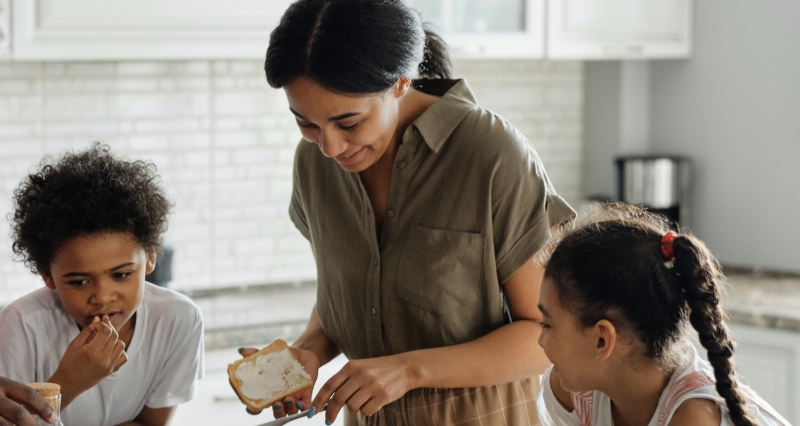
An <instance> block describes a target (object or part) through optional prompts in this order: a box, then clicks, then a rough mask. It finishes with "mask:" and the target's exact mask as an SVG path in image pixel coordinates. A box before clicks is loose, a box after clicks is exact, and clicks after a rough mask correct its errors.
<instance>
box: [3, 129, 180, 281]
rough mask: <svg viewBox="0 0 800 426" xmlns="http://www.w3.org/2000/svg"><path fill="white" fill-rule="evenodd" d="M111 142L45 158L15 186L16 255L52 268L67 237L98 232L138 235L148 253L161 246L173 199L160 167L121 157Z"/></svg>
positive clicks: (35, 266)
mask: <svg viewBox="0 0 800 426" xmlns="http://www.w3.org/2000/svg"><path fill="white" fill-rule="evenodd" d="M109 150H110V148H109V147H108V146H107V145H101V144H99V143H95V144H94V145H93V146H92V147H91V148H90V149H88V150H86V151H83V152H77V153H72V152H68V153H66V154H64V155H63V156H61V157H60V158H59V159H57V160H56V159H54V158H52V157H45V158H44V159H43V160H42V162H41V163H40V164H39V166H38V170H37V171H36V172H35V173H32V174H29V175H28V177H27V178H26V179H25V180H24V181H23V182H22V183H21V184H20V185H19V187H18V188H17V189H16V190H15V191H14V213H13V217H12V216H11V215H9V216H10V217H9V220H10V221H11V233H12V235H11V239H12V240H13V241H14V243H13V246H12V248H13V250H14V254H15V255H16V256H17V257H18V259H19V260H22V261H23V262H25V266H27V267H28V268H30V270H31V271H32V272H33V273H42V274H49V273H50V262H51V261H52V260H53V257H54V255H55V251H56V249H57V248H58V246H59V245H60V244H61V243H62V242H64V241H65V240H67V239H69V238H72V237H75V236H79V235H90V234H93V233H96V232H125V233H131V234H133V235H134V237H135V238H136V240H137V241H138V242H139V244H140V245H141V246H142V248H144V249H145V250H146V251H147V252H148V253H157V252H158V251H159V250H160V248H161V234H162V233H164V231H166V230H167V216H168V214H169V209H170V207H171V206H170V202H169V201H168V200H167V197H166V195H165V194H164V191H163V189H161V187H160V186H159V184H158V175H157V174H156V172H155V171H156V167H155V165H153V164H148V163H145V162H143V161H125V160H121V159H118V158H115V157H114V156H112V155H111V153H110V152H109Z"/></svg>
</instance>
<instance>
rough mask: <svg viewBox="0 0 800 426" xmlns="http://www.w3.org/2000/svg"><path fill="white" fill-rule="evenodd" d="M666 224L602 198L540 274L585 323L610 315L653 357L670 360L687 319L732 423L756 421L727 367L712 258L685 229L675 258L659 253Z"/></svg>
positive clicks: (718, 277) (727, 339)
mask: <svg viewBox="0 0 800 426" xmlns="http://www.w3.org/2000/svg"><path fill="white" fill-rule="evenodd" d="M668 225H669V224H668V222H667V221H666V220H665V219H663V218H662V217H661V216H656V215H653V214H650V213H648V212H646V211H645V210H643V209H641V208H638V207H634V206H630V205H625V204H608V205H604V206H603V207H602V208H601V209H600V210H599V211H597V212H595V213H594V214H592V215H590V216H589V218H588V219H587V220H585V221H583V223H582V224H579V225H578V226H576V227H575V228H574V229H573V230H570V231H566V232H565V233H564V235H563V236H561V237H560V241H559V242H558V243H557V246H556V247H555V249H554V250H553V253H552V255H551V256H550V259H549V261H548V263H547V266H546V269H545V277H546V278H547V279H551V280H552V282H553V283H554V284H555V288H556V289H557V290H556V292H557V294H558V298H559V301H560V303H561V304H562V305H563V306H564V307H566V308H567V309H569V310H570V311H571V312H573V313H574V314H575V315H576V316H577V317H578V319H579V321H580V322H581V323H582V325H583V326H584V327H589V326H593V325H594V324H596V323H597V322H598V321H599V320H601V319H607V320H609V321H611V322H612V323H613V324H614V325H615V326H616V327H618V328H620V329H621V330H625V331H627V332H628V333H630V334H632V335H633V336H635V338H636V340H637V341H638V342H640V343H641V345H642V346H643V351H644V355H645V356H646V357H648V358H651V359H653V360H655V361H656V362H657V363H658V364H659V365H665V364H668V363H669V361H668V359H669V357H670V356H671V352H672V349H673V344H674V343H676V342H677V341H678V340H680V339H681V338H682V337H683V334H684V330H685V329H686V323H687V320H688V322H690V323H691V324H692V326H693V327H694V329H695V330H697V332H698V334H699V337H700V343H701V344H702V345H703V347H704V348H705V349H706V350H707V351H708V360H709V362H710V363H711V365H712V366H713V367H714V375H715V376H716V379H717V383H716V388H717V392H719V394H720V396H722V397H723V398H724V399H725V402H726V404H727V406H728V409H729V410H730V415H731V419H732V420H733V422H734V424H736V425H755V424H757V422H756V420H755V419H753V418H752V417H750V416H749V415H748V413H747V411H746V409H745V408H744V403H745V402H744V397H743V394H742V393H741V391H740V390H739V387H738V384H737V381H736V379H735V375H734V365H733V360H732V359H731V358H732V356H733V351H734V347H735V345H734V342H733V341H731V334H730V331H729V330H728V328H727V326H726V325H725V318H726V315H725V312H724V311H723V309H722V307H721V306H720V304H719V301H720V296H721V286H722V285H723V282H724V277H723V275H722V271H721V268H720V266H719V263H718V262H717V260H716V259H715V258H714V256H713V255H712V254H711V252H710V251H709V250H708V248H707V247H706V246H705V244H703V242H702V241H700V240H699V239H697V238H696V237H694V236H692V235H689V234H684V233H680V234H677V236H676V237H675V239H674V241H673V242H672V247H673V250H674V259H673V260H671V261H666V260H665V258H664V255H663V254H662V251H661V240H662V237H663V236H664V234H665V233H666V232H667V231H669V226H668Z"/></svg>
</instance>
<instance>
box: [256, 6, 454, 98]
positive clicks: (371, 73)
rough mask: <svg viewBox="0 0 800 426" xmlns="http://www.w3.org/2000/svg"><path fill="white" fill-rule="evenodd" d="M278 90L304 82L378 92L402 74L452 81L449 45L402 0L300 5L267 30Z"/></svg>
mask: <svg viewBox="0 0 800 426" xmlns="http://www.w3.org/2000/svg"><path fill="white" fill-rule="evenodd" d="M264 70H265V71H266V74H267V82H268V83H269V85H270V86H272V87H274V88H276V89H277V88H281V87H284V86H286V85H287V84H289V83H290V82H292V81H293V80H294V79H296V78H298V77H307V78H309V79H311V80H314V81H315V82H317V83H319V84H320V85H321V86H322V87H325V88H326V89H328V90H331V91H333V92H337V93H344V94H356V95H367V94H372V93H379V92H383V91H385V90H387V89H389V88H390V87H392V85H394V84H395V83H396V82H397V80H398V79H399V78H400V77H401V76H405V77H409V78H413V77H415V76H416V77H420V78H450V77H451V74H452V71H451V66H450V58H449V55H448V53H447V45H446V44H445V43H444V41H443V40H442V39H441V38H440V37H439V36H437V35H436V34H435V33H433V31H430V30H428V29H425V28H424V27H423V24H422V20H421V17H420V14H419V13H418V12H417V11H415V10H414V9H411V8H410V7H408V6H407V5H406V4H405V3H404V1H403V0H298V1H296V2H295V3H292V5H291V6H289V8H288V9H287V10H286V12H285V13H284V15H283V17H282V18H281V21H280V23H279V24H278V26H277V27H276V28H275V29H274V30H273V31H272V34H271V35H270V39H269V47H268V48H267V59H266V62H265V63H264Z"/></svg>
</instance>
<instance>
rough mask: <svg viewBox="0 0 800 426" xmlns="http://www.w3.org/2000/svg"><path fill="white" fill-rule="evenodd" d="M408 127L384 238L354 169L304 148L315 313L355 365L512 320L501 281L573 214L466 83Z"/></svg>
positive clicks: (447, 84)
mask: <svg viewBox="0 0 800 426" xmlns="http://www.w3.org/2000/svg"><path fill="white" fill-rule="evenodd" d="M415 87H417V88H418V89H419V90H422V91H423V92H427V93H430V94H433V95H436V96H441V98H440V99H439V100H437V101H436V102H435V103H434V104H433V105H432V106H430V107H429V108H428V109H427V110H426V111H425V112H424V113H423V114H422V115H421V116H420V117H419V118H417V120H416V121H414V123H412V125H410V126H409V127H408V128H407V129H406V131H405V133H404V134H403V139H402V143H401V144H400V146H399V148H398V151H397V156H396V158H395V162H394V169H393V171H392V178H391V184H390V188H389V197H388V202H387V206H386V211H385V216H384V222H383V228H382V229H381V232H380V238H378V237H377V233H376V229H375V218H374V214H373V211H372V205H371V203H370V200H369V198H368V196H367V192H366V190H365V189H364V186H363V185H362V183H361V179H360V177H359V174H358V173H352V172H347V171H345V170H344V169H342V168H341V167H340V166H339V165H338V164H337V163H336V162H335V161H333V160H332V159H330V158H326V157H325V156H324V155H322V153H321V152H320V150H319V148H318V147H317V146H316V144H312V143H305V142H301V143H300V145H299V146H298V148H297V152H296V156H295V164H294V188H293V193H292V200H291V205H290V208H289V214H290V216H291V218H292V221H293V222H294V223H295V225H296V226H297V228H298V229H299V230H300V232H302V234H303V235H304V236H305V237H306V238H307V239H308V240H309V241H310V242H311V245H312V248H313V250H314V253H315V258H316V264H317V277H318V283H317V285H318V286H317V312H318V313H319V317H320V320H321V322H322V327H323V329H324V331H325V334H326V335H327V336H328V337H329V338H330V339H331V341H332V342H333V343H334V344H335V345H336V346H337V347H338V348H339V349H340V350H341V351H342V352H343V353H344V354H345V355H346V356H347V357H348V358H350V359H358V358H367V357H377V356H383V355H392V354H397V353H401V352H406V351H410V350H415V349H424V348H431V347H439V346H445V345H453V344H457V343H463V342H467V341H471V340H474V339H476V338H478V337H481V336H483V335H485V334H487V333H489V332H491V331H493V330H495V329H497V328H498V327H501V326H502V325H503V324H504V320H503V308H502V299H501V290H502V284H503V283H504V282H505V281H506V280H507V279H508V278H509V277H510V276H511V275H512V274H514V272H516V271H517V270H518V269H519V268H520V267H521V266H522V265H523V264H524V263H525V262H526V261H528V260H529V259H531V258H532V257H533V255H534V254H535V253H536V252H537V251H538V250H539V249H540V248H541V247H542V246H543V245H544V244H545V242H546V241H547V240H548V239H549V237H550V228H551V227H552V226H553V225H555V224H559V223H562V222H564V221H566V220H568V219H569V218H571V217H572V216H573V215H574V212H573V211H572V209H571V208H570V207H569V205H567V203H565V202H564V200H562V199H561V198H560V197H559V196H558V195H556V192H555V190H554V189H553V186H552V185H551V184H550V181H549V179H548V178H547V175H546V174H545V170H544V167H543V166H542V163H541V161H540V159H539V157H538V155H537V154H536V151H535V150H534V148H533V146H532V145H531V143H530V142H529V141H528V140H526V139H525V137H524V136H523V135H522V134H521V133H520V132H519V131H517V130H516V129H515V128H514V127H513V126H512V125H511V124H509V123H508V122H506V121H505V120H503V119H502V118H500V117H498V116H497V115H495V114H494V113H492V112H490V111H487V110H485V109H483V108H481V107H479V106H478V105H477V101H476V100H475V97H474V95H473V94H472V92H471V91H470V89H469V86H467V83H466V82H465V81H463V80H456V81H453V80H421V81H417V82H415Z"/></svg>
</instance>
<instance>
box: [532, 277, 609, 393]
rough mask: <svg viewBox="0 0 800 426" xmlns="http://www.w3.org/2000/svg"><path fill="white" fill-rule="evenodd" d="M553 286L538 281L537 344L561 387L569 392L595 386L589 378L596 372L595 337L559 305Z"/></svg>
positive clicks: (549, 283) (550, 280)
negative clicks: (539, 324) (540, 318)
mask: <svg viewBox="0 0 800 426" xmlns="http://www.w3.org/2000/svg"><path fill="white" fill-rule="evenodd" d="M555 286H556V284H555V283H554V282H553V280H552V279H550V278H545V279H544V281H543V282H542V288H541V292H540V295H539V310H541V311H542V316H543V321H542V334H541V335H540V336H539V346H541V347H542V348H543V349H544V353H545V354H546V355H547V358H549V359H550V362H552V363H553V370H554V371H555V372H556V373H558V377H559V378H560V379H561V387H562V389H564V390H565V391H570V392H582V391H586V390H591V389H595V387H594V386H593V385H592V383H593V382H594V380H592V377H593V376H594V375H595V373H596V372H597V368H596V361H597V356H596V353H597V351H596V349H597V348H596V342H597V340H596V339H595V338H594V336H592V334H591V333H589V332H587V330H588V329H584V327H583V325H582V324H581V323H580V322H579V320H578V318H577V317H576V316H575V315H574V314H572V312H570V311H568V310H567V309H566V308H564V307H563V306H562V305H561V303H560V301H559V299H558V294H557V293H556V287H555Z"/></svg>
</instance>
